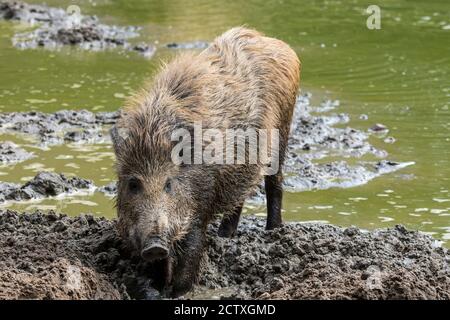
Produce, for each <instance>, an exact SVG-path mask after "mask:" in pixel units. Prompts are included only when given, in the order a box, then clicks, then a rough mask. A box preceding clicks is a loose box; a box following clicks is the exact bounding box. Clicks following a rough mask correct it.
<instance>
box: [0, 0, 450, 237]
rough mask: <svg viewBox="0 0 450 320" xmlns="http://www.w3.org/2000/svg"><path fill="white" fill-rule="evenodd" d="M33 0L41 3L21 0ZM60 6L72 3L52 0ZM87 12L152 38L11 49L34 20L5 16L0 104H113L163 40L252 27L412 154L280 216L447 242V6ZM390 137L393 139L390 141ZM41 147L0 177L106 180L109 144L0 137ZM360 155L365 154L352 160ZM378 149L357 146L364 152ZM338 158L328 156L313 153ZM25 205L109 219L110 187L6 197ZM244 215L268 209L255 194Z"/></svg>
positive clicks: (295, 200) (89, 4) (163, 52)
mask: <svg viewBox="0 0 450 320" xmlns="http://www.w3.org/2000/svg"><path fill="white" fill-rule="evenodd" d="M29 2H32V3H40V1H29ZM46 3H47V4H48V5H51V6H56V7H63V8H66V7H67V6H69V5H70V4H72V2H71V1H49V0H47V1H46ZM76 5H78V6H79V7H80V8H81V12H82V13H83V14H95V15H97V16H98V17H99V18H100V20H101V21H102V22H104V23H108V24H114V25H124V26H125V25H136V26H140V27H142V30H141V31H140V34H141V36H140V37H139V38H138V39H136V40H139V41H145V42H149V43H153V44H154V45H155V46H156V47H157V51H156V54H155V55H154V56H153V57H152V58H151V59H147V58H144V57H142V56H141V55H139V54H136V53H134V52H124V51H121V50H109V51H106V52H88V51H82V50H80V49H62V50H59V51H48V50H42V49H38V50H18V49H17V48H14V47H13V45H12V42H11V38H12V36H13V35H14V34H15V33H18V32H22V31H26V30H27V29H28V28H29V26H26V25H23V24H19V23H12V22H9V21H0V112H11V111H30V110H36V111H45V112H54V111H57V110H61V109H82V108H83V109H87V110H91V111H113V110H117V109H118V108H119V107H120V106H121V105H122V104H123V102H124V99H125V98H126V97H127V96H128V95H129V94H130V93H131V92H132V91H133V90H135V89H137V88H139V86H140V85H141V84H142V83H143V81H144V80H145V79H147V78H150V77H152V75H153V74H154V72H155V70H157V67H158V66H159V64H160V60H161V59H163V60H167V59H169V58H170V57H171V56H173V55H174V54H176V53H177V50H173V49H168V48H166V46H165V45H166V44H167V43H173V42H187V41H196V40H203V41H210V40H212V39H213V38H214V36H216V35H218V34H220V33H221V32H223V31H224V30H226V29H228V28H230V27H232V26H236V25H243V24H246V25H248V26H251V27H254V28H256V29H258V30H260V31H262V32H264V33H267V34H269V35H271V36H274V37H278V38H280V39H282V40H284V41H286V42H288V43H289V44H290V45H291V46H292V47H293V48H294V49H295V50H296V51H297V53H298V54H299V55H300V57H301V60H302V63H303V70H302V85H301V87H302V91H303V92H312V94H313V96H312V98H313V103H314V104H318V103H319V102H320V101H322V100H325V99H333V100H336V99H337V100H339V101H340V104H339V106H338V107H337V108H336V110H334V112H339V113H346V114H348V115H349V117H350V120H349V123H348V124H346V126H350V127H352V128H355V129H359V130H361V131H364V132H366V131H367V129H368V128H370V127H372V126H373V125H374V124H376V123H381V124H383V125H385V126H387V128H388V129H389V132H388V133H386V134H385V135H384V136H383V137H376V136H371V137H370V138H369V141H370V143H371V144H372V145H374V146H375V147H376V148H378V149H381V150H385V151H386V152H387V153H388V154H389V156H388V157H387V158H388V159H389V160H393V161H399V162H414V165H411V166H408V167H406V168H404V169H401V170H398V171H395V172H393V173H390V174H385V175H382V176H380V177H378V178H375V179H373V180H371V181H369V182H368V183H367V184H365V185H360V186H355V187H351V188H330V189H327V190H313V191H304V192H288V193H286V195H285V198H284V210H285V212H284V217H285V219H286V220H293V221H324V222H330V223H333V224H337V225H343V226H349V225H356V226H358V227H362V228H376V227H385V226H392V225H395V224H404V225H406V226H407V227H409V228H411V229H419V230H421V231H424V232H427V233H431V234H433V235H435V237H436V238H438V239H440V240H443V241H444V242H445V241H447V243H446V245H447V246H448V245H449V243H450V157H449V156H450V110H449V107H450V85H449V84H450V47H449V43H450V3H449V2H448V1H426V2H419V1H406V0H403V1H401V0H396V1H380V2H379V6H380V7H381V29H380V30H369V29H367V27H366V19H367V14H365V9H366V6H367V3H366V2H364V1H359V0H356V1H315V2H311V1H294V0H283V1H272V0H269V1H267V0H264V1H262V0H252V1H207V0H193V1H181V0H178V1H175V0H170V1H169V0H167V1H147V0H145V1H144V0H139V1H136V0H134V1H133V0H131V1H130V0H127V1H108V0H99V1H85V0H83V1H76ZM386 138H387V139H386ZM1 140H5V141H6V140H7V141H13V142H15V143H16V144H19V145H20V146H22V147H23V148H24V149H26V150H28V151H32V152H34V154H35V157H34V158H32V159H29V160H27V161H24V162H21V163H18V164H15V165H1V166H0V181H5V182H16V183H23V182H25V181H27V180H29V179H30V178H31V177H33V176H34V175H35V174H36V173H37V172H38V171H41V170H50V171H55V172H61V173H65V174H67V175H76V176H79V177H82V178H87V179H91V180H93V181H94V183H95V184H96V185H98V186H102V185H105V184H107V183H108V182H111V181H113V180H114V172H113V169H112V165H113V160H114V155H113V152H112V149H111V146H110V145H109V144H108V143H98V144H76V143H73V144H63V145H58V146H51V147H48V148H42V147H38V146H37V143H36V141H34V140H33V139H31V138H30V137H28V136H24V135H11V134H9V133H8V134H2V135H1ZM339 159H344V160H346V161H360V160H361V159H356V160H355V159H346V158H345V157H340V158H339ZM373 159H374V156H368V155H366V156H364V160H368V161H371V160H373ZM331 160H335V156H334V155H333V158H331V157H325V158H322V159H320V161H321V162H327V161H331ZM2 207H10V208H15V209H20V210H27V211H29V210H32V209H35V208H41V209H57V210H58V211H63V212H66V213H68V214H71V215H76V214H79V213H80V212H90V213H93V214H95V215H98V216H107V217H114V216H115V211H114V208H113V201H112V198H109V197H107V196H104V195H103V194H101V193H93V194H84V195H74V196H71V197H69V198H55V199H45V200H42V201H39V202H26V203H11V202H8V203H5V204H3V205H0V208H2ZM246 212H251V213H257V214H264V212H265V210H264V208H263V206H261V205H253V204H249V205H247V207H246Z"/></svg>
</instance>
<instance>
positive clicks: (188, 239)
mask: <svg viewBox="0 0 450 320" xmlns="http://www.w3.org/2000/svg"><path fill="white" fill-rule="evenodd" d="M205 245H206V223H196V224H195V225H194V226H193V227H192V228H191V230H190V231H189V233H188V234H187V235H186V236H185V238H184V239H183V241H182V242H181V243H180V250H179V252H180V253H179V254H178V255H177V258H176V260H177V261H176V265H175V267H174V272H173V280H172V288H171V294H170V295H171V296H172V297H178V296H180V295H182V294H184V293H186V292H188V291H189V290H190V289H191V288H192V285H193V284H194V282H195V281H196V280H197V275H198V271H199V268H200V261H201V259H202V256H203V251H204V248H205Z"/></svg>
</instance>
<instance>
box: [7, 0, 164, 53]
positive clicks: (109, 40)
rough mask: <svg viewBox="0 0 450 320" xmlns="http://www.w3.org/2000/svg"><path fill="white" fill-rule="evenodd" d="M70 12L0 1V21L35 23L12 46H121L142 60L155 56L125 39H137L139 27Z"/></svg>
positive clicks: (74, 9) (74, 10)
mask: <svg viewBox="0 0 450 320" xmlns="http://www.w3.org/2000/svg"><path fill="white" fill-rule="evenodd" d="M69 9H71V10H67V11H66V10H63V9H60V8H52V7H47V6H45V5H34V4H27V3H25V2H21V1H0V18H3V19H5V20H16V21H21V22H25V23H28V24H31V25H33V24H35V23H38V25H39V27H38V28H36V29H35V30H33V31H30V32H26V33H21V34H16V35H15V36H14V37H13V44H14V45H15V46H16V47H18V48H20V49H33V48H37V47H43V48H46V49H55V48H58V47H61V46H78V47H80V48H82V49H86V50H95V51H98V50H105V49H110V48H116V47H121V48H124V49H127V50H130V51H136V52H139V53H140V54H142V55H144V56H145V57H151V56H153V54H154V53H155V50H156V49H155V47H154V46H151V45H148V44H145V43H140V44H135V45H132V44H130V43H129V42H128V39H130V38H134V37H137V36H138V35H139V34H138V30H139V28H137V27H131V26H129V27H118V26H109V25H105V24H101V23H100V22H99V21H98V19H97V17H95V16H85V15H82V14H80V12H77V11H78V10H79V8H78V7H72V8H71V7H69Z"/></svg>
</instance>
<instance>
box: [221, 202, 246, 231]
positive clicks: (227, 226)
mask: <svg viewBox="0 0 450 320" xmlns="http://www.w3.org/2000/svg"><path fill="white" fill-rule="evenodd" d="M242 206H243V204H241V205H239V206H238V207H236V209H235V210H234V211H233V213H229V214H225V215H224V216H223V218H222V222H221V223H220V227H219V231H218V234H219V237H224V238H231V237H233V236H234V235H235V234H236V229H237V226H238V224H239V217H240V216H241V212H242Z"/></svg>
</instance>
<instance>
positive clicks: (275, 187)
mask: <svg viewBox="0 0 450 320" xmlns="http://www.w3.org/2000/svg"><path fill="white" fill-rule="evenodd" d="M282 183H283V174H282V172H281V169H280V170H279V171H278V173H277V174H274V175H272V176H265V177H264V185H265V189H266V198H267V224H266V230H272V229H274V228H278V227H279V226H281V202H282V200H283V186H282Z"/></svg>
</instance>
